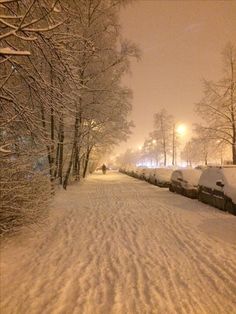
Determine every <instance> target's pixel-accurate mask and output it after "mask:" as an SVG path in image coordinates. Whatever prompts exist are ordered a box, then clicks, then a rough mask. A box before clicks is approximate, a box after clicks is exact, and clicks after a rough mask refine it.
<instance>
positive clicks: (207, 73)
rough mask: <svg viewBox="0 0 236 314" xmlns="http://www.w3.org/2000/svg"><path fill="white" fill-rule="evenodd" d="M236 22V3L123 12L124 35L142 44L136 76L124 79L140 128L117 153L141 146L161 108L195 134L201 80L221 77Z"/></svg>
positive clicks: (164, 4) (138, 4)
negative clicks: (222, 52)
mask: <svg viewBox="0 0 236 314" xmlns="http://www.w3.org/2000/svg"><path fill="white" fill-rule="evenodd" d="M235 17H236V1H155V0H153V1H151V0H150V1H148V0H143V1H133V2H132V3H131V4H130V5H129V6H127V7H125V8H124V9H123V11H122V14H121V24H122V28H123V36H124V37H125V38H128V39H130V40H132V41H134V42H135V43H137V44H138V45H139V47H140V48H141V50H142V60H141V61H140V62H138V63H137V62H132V66H131V70H132V75H127V76H126V78H125V79H124V84H125V85H127V86H128V87H130V88H131V89H132V90H133V94H134V98H133V112H132V115H131V118H132V119H133V121H134V123H135V125H136V128H135V129H134V130H133V135H132V136H131V137H130V139H129V140H128V141H127V143H123V144H121V145H120V147H118V149H117V151H116V152H117V153H122V152H123V151H124V150H126V149H127V148H128V147H132V148H136V149H137V148H138V147H139V146H140V145H142V143H143V142H144V139H145V137H147V136H148V133H149V132H150V131H151V130H152V128H153V114H154V113H155V112H157V111H158V110H160V109H161V108H162V107H165V108H166V109H167V110H168V111H169V112H171V113H172V114H173V115H174V116H175V117H176V119H177V122H178V123H180V124H184V125H186V127H187V129H188V131H189V130H191V124H192V123H194V122H196V121H198V117H197V115H196V114H195V112H194V104H195V103H196V102H198V101H199V100H200V98H201V95H202V79H203V78H206V79H212V80H217V79H218V78H219V77H220V75H221V71H222V66H223V65H222V59H221V51H222V49H223V48H224V46H225V45H226V43H227V42H229V41H231V42H234V41H235V38H236V18H235ZM190 135H191V132H188V136H190ZM188 136H185V137H186V140H187V139H188Z"/></svg>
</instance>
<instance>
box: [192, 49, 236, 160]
mask: <svg viewBox="0 0 236 314" xmlns="http://www.w3.org/2000/svg"><path fill="white" fill-rule="evenodd" d="M223 59H224V75H223V77H222V79H220V80H219V81H217V82H212V81H204V96H203V98H202V100H201V101H200V102H199V103H198V104H197V112H198V113H199V115H200V116H201V117H202V119H203V120H204V121H205V125H204V129H205V130H206V132H207V133H208V136H209V137H211V138H213V139H216V140H220V141H223V142H225V143H227V144H228V145H230V147H231V151H232V161H233V164H236V89H235V86H236V47H235V45H233V44H228V45H227V46H226V47H225V49H224V51H223Z"/></svg>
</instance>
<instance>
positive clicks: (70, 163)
mask: <svg viewBox="0 0 236 314" xmlns="http://www.w3.org/2000/svg"><path fill="white" fill-rule="evenodd" d="M73 157H74V147H73V148H72V151H71V156H70V162H69V165H68V168H67V171H66V175H65V179H64V182H63V188H64V189H65V190H66V188H67V185H68V181H69V177H70V172H71V168H72V163H73Z"/></svg>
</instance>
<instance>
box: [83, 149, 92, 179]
mask: <svg viewBox="0 0 236 314" xmlns="http://www.w3.org/2000/svg"><path fill="white" fill-rule="evenodd" d="M91 150H92V149H91V148H87V153H86V156H85V165H84V171H83V178H85V177H86V173H87V169H88V163H89V156H90V152H91Z"/></svg>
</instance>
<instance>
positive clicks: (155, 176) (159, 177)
mask: <svg viewBox="0 0 236 314" xmlns="http://www.w3.org/2000/svg"><path fill="white" fill-rule="evenodd" d="M172 173H173V170H172V169H167V168H156V169H153V171H152V172H151V173H150V175H149V182H150V183H152V184H155V185H157V186H159V187H164V188H165V187H166V188H168V187H169V186H170V181H171V175H172Z"/></svg>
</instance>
